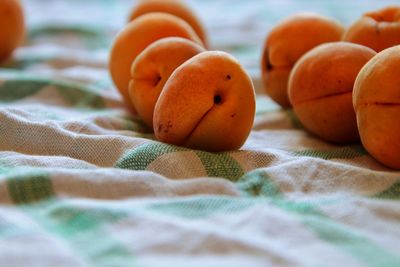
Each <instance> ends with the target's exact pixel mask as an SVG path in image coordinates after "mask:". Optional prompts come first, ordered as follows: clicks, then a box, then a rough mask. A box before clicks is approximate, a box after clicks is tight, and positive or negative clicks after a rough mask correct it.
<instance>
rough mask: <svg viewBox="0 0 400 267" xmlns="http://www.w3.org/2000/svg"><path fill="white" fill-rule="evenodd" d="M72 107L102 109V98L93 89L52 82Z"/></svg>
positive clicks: (103, 105) (103, 106) (103, 104)
mask: <svg viewBox="0 0 400 267" xmlns="http://www.w3.org/2000/svg"><path fill="white" fill-rule="evenodd" d="M52 85H54V86H56V88H57V90H58V91H59V92H60V94H61V95H62V96H63V97H64V99H65V100H66V101H67V102H68V104H69V105H71V106H73V107H74V108H91V109H104V108H105V103H104V99H103V98H102V97H101V96H100V95H99V94H98V93H97V92H95V91H94V90H92V89H89V88H87V87H85V86H81V85H77V84H74V85H70V84H62V83H61V84H52Z"/></svg>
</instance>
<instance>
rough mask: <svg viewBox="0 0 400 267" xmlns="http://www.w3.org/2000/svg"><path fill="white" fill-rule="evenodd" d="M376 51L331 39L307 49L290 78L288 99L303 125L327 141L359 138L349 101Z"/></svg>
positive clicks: (353, 140) (343, 142) (337, 141)
mask: <svg viewBox="0 0 400 267" xmlns="http://www.w3.org/2000/svg"><path fill="white" fill-rule="evenodd" d="M375 54H376V52H375V51H374V50H372V49H370V48H368V47H365V46H362V45H358V44H353V43H348V42H332V43H326V44H322V45H319V46H317V47H316V48H314V49H312V50H310V51H309V52H307V53H306V54H305V55H304V56H303V57H302V58H301V59H300V60H299V61H298V62H297V63H296V65H295V66H294V68H293V71H292V73H291V75H290V78H289V99H290V101H291V103H292V105H293V110H294V112H295V114H296V115H297V117H298V118H299V120H300V121H301V122H302V124H303V125H304V127H305V128H306V129H307V130H308V131H309V132H311V133H313V134H315V135H317V136H318V137H320V138H322V139H324V140H325V141H328V142H333V143H339V144H346V143H352V142H356V141H358V140H359V134H358V130H357V123H356V115H355V112H354V109H353V104H352V90H353V85H354V81H355V79H356V77H357V74H358V72H359V71H360V69H361V68H362V67H363V66H364V65H365V64H366V63H367V62H368V61H369V60H370V59H371V58H372V57H373V56H374V55H375Z"/></svg>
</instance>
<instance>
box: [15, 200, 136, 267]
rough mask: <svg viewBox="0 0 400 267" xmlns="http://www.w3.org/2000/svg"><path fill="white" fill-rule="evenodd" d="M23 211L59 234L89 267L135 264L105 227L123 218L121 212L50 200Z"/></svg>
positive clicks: (123, 215) (113, 266) (44, 227)
mask: <svg viewBox="0 0 400 267" xmlns="http://www.w3.org/2000/svg"><path fill="white" fill-rule="evenodd" d="M23 210H24V211H25V212H26V213H27V214H29V215H30V216H31V218H32V219H34V220H35V221H36V222H37V223H39V224H40V225H41V226H42V227H43V229H44V230H45V231H48V232H50V233H52V234H55V235H56V236H58V237H61V238H62V239H63V240H64V241H66V243H67V244H68V245H69V247H70V248H71V249H72V250H73V251H74V252H75V253H77V254H78V255H80V256H81V257H82V258H83V259H85V261H87V262H89V263H90V264H91V266H96V267H126V266H132V267H139V266H140V265H139V264H137V262H136V258H135V257H134V256H133V255H132V254H131V253H130V252H129V251H128V249H126V248H125V247H124V246H123V244H121V243H119V242H118V241H117V240H116V239H115V238H113V237H112V236H111V234H110V233H108V231H107V229H106V227H107V226H109V225H112V224H113V223H115V222H117V221H118V220H121V219H122V218H125V217H126V214H125V213H121V212H118V211H113V210H107V209H104V208H99V207H93V208H81V207H77V206H76V205H74V204H73V203H69V202H66V201H60V200H56V199H53V200H51V201H47V202H42V203H38V204H36V205H30V206H23Z"/></svg>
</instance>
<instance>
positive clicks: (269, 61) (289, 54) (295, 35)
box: [261, 13, 344, 108]
mask: <svg viewBox="0 0 400 267" xmlns="http://www.w3.org/2000/svg"><path fill="white" fill-rule="evenodd" d="M343 32H344V27H343V25H342V24H341V23H340V22H338V21H336V20H333V19H331V18H328V17H324V16H321V15H318V14H314V13H298V14H295V15H292V16H290V17H288V18H286V19H285V20H283V21H281V22H280V23H278V24H277V25H276V26H275V27H274V28H273V29H272V30H271V32H270V33H269V34H268V36H267V38H266V40H265V42H264V47H263V51H262V57H261V74H262V80H263V83H264V88H265V91H266V93H267V94H268V95H269V96H270V97H271V98H272V99H273V100H274V101H275V102H276V103H278V104H279V105H281V106H282V107H284V108H285V107H290V106H291V104H290V101H289V98H288V94H287V85H288V80H289V75H290V72H291V70H292V68H293V66H294V64H295V63H296V62H297V60H298V59H299V58H300V57H301V56H302V55H304V53H306V52H307V51H309V50H311V49H312V48H314V47H316V46H317V45H319V44H322V43H326V42H334V41H340V39H341V38H342V34H343Z"/></svg>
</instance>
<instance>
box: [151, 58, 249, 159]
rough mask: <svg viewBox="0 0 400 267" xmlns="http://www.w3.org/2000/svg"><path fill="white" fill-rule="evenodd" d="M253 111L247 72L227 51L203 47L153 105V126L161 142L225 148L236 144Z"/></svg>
mask: <svg viewBox="0 0 400 267" xmlns="http://www.w3.org/2000/svg"><path fill="white" fill-rule="evenodd" d="M254 115H255V92H254V87H253V83H252V81H251V78H250V76H249V75H248V74H247V72H246V71H245V69H244V68H243V67H242V66H241V65H240V63H239V62H238V61H237V60H236V59H235V58H234V57H232V56H231V55H229V54H227V53H225V52H220V51H207V52H202V53H200V54H198V55H196V56H194V57H192V58H191V59H189V60H187V61H186V62H185V63H183V64H182V65H180V66H179V67H178V68H177V69H176V70H175V71H174V72H173V73H172V75H171V76H170V78H169V79H168V81H167V82H166V83H165V85H164V89H163V90H162V91H161V94H160V96H159V99H158V101H157V103H156V106H155V109H154V118H153V122H154V125H153V126H154V132H155V135H156V138H157V139H158V140H160V141H162V142H166V143H170V144H175V145H182V146H186V147H189V148H194V149H201V150H208V151H224V150H234V149H238V148H240V147H241V146H242V145H243V143H244V142H245V141H246V139H247V137H248V135H249V133H250V130H251V127H252V125H253V120H254Z"/></svg>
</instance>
